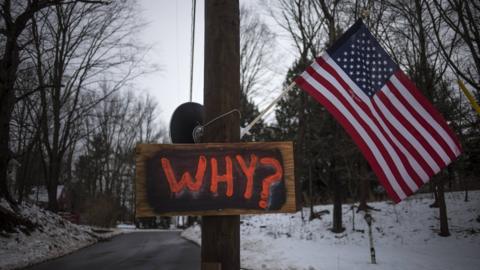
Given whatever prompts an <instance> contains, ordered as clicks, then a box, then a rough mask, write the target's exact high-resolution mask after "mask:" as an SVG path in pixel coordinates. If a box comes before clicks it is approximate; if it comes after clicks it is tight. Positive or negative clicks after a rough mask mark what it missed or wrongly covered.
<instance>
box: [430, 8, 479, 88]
mask: <svg viewBox="0 0 480 270" xmlns="http://www.w3.org/2000/svg"><path fill="white" fill-rule="evenodd" d="M426 5H427V8H428V14H429V15H430V19H431V20H432V21H436V22H437V23H435V24H434V27H433V28H432V33H433V35H434V37H433V38H434V39H435V41H436V43H437V45H438V47H439V49H440V50H439V51H440V53H441V55H442V56H443V57H444V59H445V61H447V62H448V64H449V66H450V67H451V68H452V69H453V71H454V72H455V73H456V74H457V76H459V77H460V78H462V79H463V80H465V81H466V82H468V83H469V84H470V85H471V86H473V87H474V88H475V90H476V94H477V97H478V96H479V95H480V94H479V93H480V18H479V16H478V14H479V13H480V4H479V3H478V2H476V1H461V0H445V1H444V0H432V1H428V2H427V3H426Z"/></svg>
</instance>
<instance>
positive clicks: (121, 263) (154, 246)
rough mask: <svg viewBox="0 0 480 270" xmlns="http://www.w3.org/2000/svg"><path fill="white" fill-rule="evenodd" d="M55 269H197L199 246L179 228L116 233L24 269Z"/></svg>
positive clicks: (198, 266)
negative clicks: (108, 237) (111, 237)
mask: <svg viewBox="0 0 480 270" xmlns="http://www.w3.org/2000/svg"><path fill="white" fill-rule="evenodd" d="M56 269H61V270H77V269H78V270H110V269H112V270H128V269H132V270H133V269H138V270H144V269H145V270H149V269H152V270H153V269H155V270H159V269H161V270H170V269H175V270H176V269H179V270H184V269H185V270H189V269H192V270H193V269H200V248H198V247H197V246H196V245H194V244H193V243H191V242H189V241H186V240H185V239H183V238H181V237H180V233H179V232H162V231H160V232H159V231H156V232H135V233H128V234H123V235H119V236H117V237H114V238H113V239H111V240H109V241H106V242H100V243H98V244H95V245H93V246H90V247H87V248H84V249H81V250H79V251H77V252H74V253H72V254H70V255H67V256H64V257H61V258H58V259H55V260H52V261H48V262H44V263H41V264H38V265H35V266H32V267H29V268H26V269H25V270H56Z"/></svg>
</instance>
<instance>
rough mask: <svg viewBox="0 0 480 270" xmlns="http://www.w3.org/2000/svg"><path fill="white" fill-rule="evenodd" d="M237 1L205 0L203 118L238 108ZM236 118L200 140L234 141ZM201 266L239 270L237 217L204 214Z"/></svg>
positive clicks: (237, 136)
mask: <svg viewBox="0 0 480 270" xmlns="http://www.w3.org/2000/svg"><path fill="white" fill-rule="evenodd" d="M239 33H240V21H239V1H238V0H229V1H227V0H209V1H206V2H205V68H204V70H205V71H204V102H205V119H206V121H209V120H211V119H214V118H215V117H217V116H219V115H222V114H224V113H226V112H229V111H231V110H233V109H239V108H240V104H239V101H240V34H239ZM239 140H240V119H239V117H238V115H237V114H230V115H228V116H225V117H223V118H221V119H219V120H217V121H215V122H212V124H210V125H209V126H208V127H206V128H205V135H204V137H203V140H202V141H203V142H237V141H239ZM201 258H202V269H211V268H210V267H217V268H216V269H218V268H220V269H222V270H230V269H235V270H238V269H240V216H238V215H236V216H204V217H203V219H202V247H201Z"/></svg>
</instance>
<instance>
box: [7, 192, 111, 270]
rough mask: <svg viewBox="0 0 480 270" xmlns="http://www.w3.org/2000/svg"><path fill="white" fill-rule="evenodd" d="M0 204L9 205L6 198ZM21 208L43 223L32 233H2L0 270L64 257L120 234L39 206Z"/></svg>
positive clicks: (24, 213) (23, 205)
mask: <svg viewBox="0 0 480 270" xmlns="http://www.w3.org/2000/svg"><path fill="white" fill-rule="evenodd" d="M0 203H1V204H2V206H4V207H7V208H9V206H8V204H7V203H6V202H5V201H3V200H2V201H1V202H0ZM19 208H20V212H21V214H22V215H23V216H24V217H26V218H28V219H29V220H30V221H32V222H33V223H37V224H38V225H39V226H38V228H37V229H36V230H35V231H33V232H31V233H30V235H27V234H25V233H23V232H21V231H18V232H16V233H12V234H8V237H3V236H0V269H5V270H6V269H15V268H21V267H25V266H28V265H31V264H35V263H39V262H42V261H45V260H48V259H52V258H56V257H59V256H63V255H65V254H68V253H71V252H73V251H75V250H77V249H79V248H82V247H85V246H88V245H91V244H93V243H95V242H97V241H99V240H104V239H107V238H109V237H112V236H114V235H116V234H118V233H120V231H111V230H104V229H98V228H93V227H89V226H82V225H76V224H72V223H70V222H69V221H67V220H65V219H63V218H62V217H60V216H59V215H57V214H54V213H52V212H50V211H46V210H44V209H41V208H39V207H37V206H35V205H30V204H22V205H20V206H19ZM2 234H6V233H5V232H2Z"/></svg>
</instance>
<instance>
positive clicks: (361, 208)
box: [357, 178, 371, 212]
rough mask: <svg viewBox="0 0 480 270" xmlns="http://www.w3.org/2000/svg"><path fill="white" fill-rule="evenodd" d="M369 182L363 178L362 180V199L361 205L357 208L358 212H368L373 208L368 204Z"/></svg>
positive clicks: (360, 199)
mask: <svg viewBox="0 0 480 270" xmlns="http://www.w3.org/2000/svg"><path fill="white" fill-rule="evenodd" d="M369 188H370V187H369V182H368V179H367V178H362V179H361V180H360V187H359V189H360V190H359V191H360V198H359V201H360V203H359V205H358V208H357V212H359V211H366V210H368V209H371V207H370V206H369V205H368V204H367V198H368V191H369Z"/></svg>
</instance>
